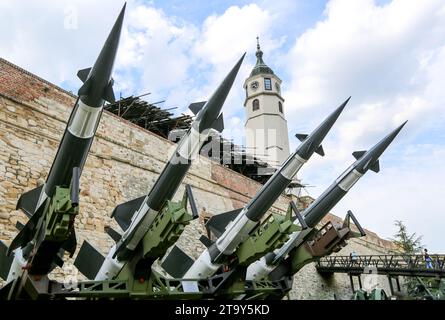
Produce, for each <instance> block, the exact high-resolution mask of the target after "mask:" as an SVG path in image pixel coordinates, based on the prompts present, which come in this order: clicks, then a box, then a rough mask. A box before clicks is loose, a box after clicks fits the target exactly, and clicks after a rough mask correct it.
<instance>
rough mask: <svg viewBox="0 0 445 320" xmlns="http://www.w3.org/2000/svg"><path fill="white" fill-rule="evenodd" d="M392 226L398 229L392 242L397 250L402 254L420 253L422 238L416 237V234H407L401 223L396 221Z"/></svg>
mask: <svg viewBox="0 0 445 320" xmlns="http://www.w3.org/2000/svg"><path fill="white" fill-rule="evenodd" d="M394 225H395V226H396V227H397V228H398V231H397V233H396V234H395V235H394V238H393V239H392V241H393V242H394V244H395V245H396V246H397V248H398V249H399V250H400V251H402V253H404V254H419V253H422V248H423V245H422V236H417V234H416V233H413V234H409V233H408V230H407V229H406V226H405V225H404V224H403V221H400V220H396V221H395V222H394Z"/></svg>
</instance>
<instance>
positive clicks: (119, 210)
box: [111, 196, 145, 231]
mask: <svg viewBox="0 0 445 320" xmlns="http://www.w3.org/2000/svg"><path fill="white" fill-rule="evenodd" d="M144 199H145V196H142V197H140V198H137V199H133V200H130V201H128V202H124V203H122V204H120V205H118V206H117V207H116V208H114V210H113V213H112V214H111V217H112V218H114V220H116V222H117V223H118V225H119V226H120V227H121V228H122V230H124V231H125V230H127V229H128V227H129V226H130V223H131V218H132V217H133V214H134V213H135V212H136V210H138V209H139V208H140V207H141V205H142V202H144Z"/></svg>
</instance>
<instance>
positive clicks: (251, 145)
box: [244, 37, 289, 167]
mask: <svg viewBox="0 0 445 320" xmlns="http://www.w3.org/2000/svg"><path fill="white" fill-rule="evenodd" d="M255 55H256V58H257V61H256V64H255V66H254V68H253V69H252V72H251V73H250V75H249V77H248V78H247V79H246V81H245V82H244V89H245V90H246V100H245V102H244V108H245V112H246V123H245V126H244V127H245V130H246V147H247V152H249V153H251V154H253V155H254V156H256V157H257V158H260V159H262V160H264V161H265V162H267V163H268V164H269V165H270V166H272V167H279V166H281V164H282V163H283V162H284V161H285V160H286V159H287V157H288V156H289V136H288V131H287V121H286V118H285V115H284V108H283V104H284V99H283V97H282V96H281V82H282V81H281V79H280V78H279V77H278V76H277V75H275V73H274V72H273V70H272V69H271V68H269V67H268V66H267V65H266V63H265V62H264V60H263V51H261V47H260V43H259V38H258V37H257V51H256V54H255Z"/></svg>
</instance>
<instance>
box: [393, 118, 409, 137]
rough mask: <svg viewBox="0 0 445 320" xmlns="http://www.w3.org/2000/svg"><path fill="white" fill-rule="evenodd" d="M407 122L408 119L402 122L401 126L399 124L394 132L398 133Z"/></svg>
mask: <svg viewBox="0 0 445 320" xmlns="http://www.w3.org/2000/svg"><path fill="white" fill-rule="evenodd" d="M407 122H408V120H406V121H405V122H404V123H402V124H401V125H400V126H398V127H397V129H395V130H394V133H396V134H398V133H399V132H400V130H402V128H403V127H404V126H405V124H406V123H407Z"/></svg>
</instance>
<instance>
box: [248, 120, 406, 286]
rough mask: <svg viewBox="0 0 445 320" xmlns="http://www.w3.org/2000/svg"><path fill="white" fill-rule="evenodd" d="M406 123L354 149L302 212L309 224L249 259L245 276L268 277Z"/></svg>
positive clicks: (375, 161)
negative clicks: (368, 145)
mask: <svg viewBox="0 0 445 320" xmlns="http://www.w3.org/2000/svg"><path fill="white" fill-rule="evenodd" d="M405 124H406V122H405V123H403V124H402V125H401V126H399V127H398V128H397V129H395V130H394V131H392V132H391V133H390V134H388V135H387V136H386V137H384V138H383V139H382V140H381V141H380V142H378V143H377V144H376V145H375V146H374V147H372V148H371V149H370V150H369V151H355V152H353V153H352V155H353V156H354V157H355V158H356V159H357V160H356V161H355V162H354V163H353V164H352V165H351V166H350V167H349V168H348V169H346V170H345V171H344V172H343V173H342V174H341V175H340V176H339V177H338V178H337V179H336V180H335V181H334V182H333V183H332V184H331V185H330V186H329V188H328V189H326V190H325V191H324V192H323V193H322V194H321V195H320V197H318V198H317V199H316V200H315V201H314V202H313V203H312V204H311V205H310V206H309V207H308V208H307V209H306V210H305V211H304V212H303V213H302V214H303V218H304V221H305V224H306V225H307V227H308V228H307V229H305V230H301V231H296V232H294V233H293V234H291V236H290V237H289V240H288V241H287V242H286V243H285V244H284V245H283V246H282V247H281V248H280V249H277V250H275V251H274V252H270V253H268V254H267V255H265V256H264V257H262V258H261V259H260V260H258V261H256V262H254V263H252V264H251V265H250V266H249V267H248V269H247V275H246V279H247V280H259V279H263V278H265V277H267V275H269V274H270V273H271V272H272V271H273V270H274V269H275V268H276V267H277V266H278V264H279V263H280V262H281V261H282V260H283V259H284V258H285V257H286V256H287V255H288V253H289V252H290V251H291V250H292V249H294V248H296V247H298V246H300V245H301V244H303V243H304V242H305V241H306V240H307V238H308V237H309V236H310V231H311V230H312V228H314V227H316V225H317V224H318V223H319V222H320V221H321V220H322V219H323V217H324V216H325V215H326V214H328V213H329V211H330V210H331V209H332V208H333V207H334V206H335V205H336V204H337V203H338V202H339V201H340V200H341V199H342V198H343V197H344V196H345V195H346V194H347V193H348V191H349V190H350V189H351V188H352V187H353V186H354V185H355V184H356V182H357V181H358V180H359V179H360V178H361V177H363V175H364V174H365V173H366V172H368V170H372V171H374V172H379V171H380V164H379V158H380V156H381V155H382V153H383V152H384V151H385V150H386V148H387V147H388V146H389V145H390V144H391V142H392V141H393V140H394V138H395V137H396V136H397V135H398V134H399V132H400V130H402V128H403V126H404V125H405Z"/></svg>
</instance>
